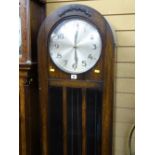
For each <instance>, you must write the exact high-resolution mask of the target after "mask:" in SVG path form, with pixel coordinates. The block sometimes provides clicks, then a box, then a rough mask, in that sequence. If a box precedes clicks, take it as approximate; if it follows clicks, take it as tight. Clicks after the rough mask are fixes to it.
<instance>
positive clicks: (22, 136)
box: [19, 78, 27, 155]
mask: <svg viewBox="0 0 155 155" xmlns="http://www.w3.org/2000/svg"><path fill="white" fill-rule="evenodd" d="M24 85H25V79H24V78H23V79H20V88H19V89H20V154H21V155H26V154H27V145H26V109H25V88H24Z"/></svg>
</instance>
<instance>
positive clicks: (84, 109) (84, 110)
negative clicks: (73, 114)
mask: <svg viewBox="0 0 155 155" xmlns="http://www.w3.org/2000/svg"><path fill="white" fill-rule="evenodd" d="M86 105H87V101H86V89H85V88H83V89H82V155H86V154H87V140H86V139H87V129H86V122H87V120H86V115H87V107H86Z"/></svg>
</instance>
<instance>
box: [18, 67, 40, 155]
mask: <svg viewBox="0 0 155 155" xmlns="http://www.w3.org/2000/svg"><path fill="white" fill-rule="evenodd" d="M36 67H37V66H36V64H32V65H20V68H19V69H20V71H19V99H20V100H19V107H20V108H19V120H20V121H19V122H20V128H19V131H20V136H19V138H20V139H19V140H20V143H19V146H20V147H19V148H20V150H19V152H20V155H33V154H38V155H39V152H40V149H39V147H40V144H39V113H38V112H39V107H38V81H37V72H36Z"/></svg>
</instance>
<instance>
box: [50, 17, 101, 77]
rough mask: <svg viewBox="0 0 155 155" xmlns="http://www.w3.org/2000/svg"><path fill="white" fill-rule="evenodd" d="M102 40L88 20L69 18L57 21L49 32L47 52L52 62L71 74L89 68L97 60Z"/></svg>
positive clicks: (82, 71)
mask: <svg viewBox="0 0 155 155" xmlns="http://www.w3.org/2000/svg"><path fill="white" fill-rule="evenodd" d="M101 49H102V40H101V36H100V34H99V32H98V30H97V28H96V27H95V26H94V25H93V24H91V23H90V22H88V21H86V20H83V19H80V18H71V19H66V20H64V21H63V22H61V23H59V24H58V25H57V26H56V27H55V28H54V30H53V31H52V32H51V34H50V38H49V53H50V57H51V59H52V61H53V62H54V64H55V65H56V66H57V67H58V68H59V69H61V70H63V71H64V72H67V73H71V74H80V73H84V72H86V71H88V70H90V69H91V68H92V67H93V66H94V65H95V64H96V63H97V61H98V60H99V58H100V55H101Z"/></svg>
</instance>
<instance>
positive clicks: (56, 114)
mask: <svg viewBox="0 0 155 155" xmlns="http://www.w3.org/2000/svg"><path fill="white" fill-rule="evenodd" d="M113 60H114V42H113V35H112V31H111V29H110V27H109V24H108V23H107V21H106V20H105V19H104V17H103V16H102V15H101V14H100V13H98V12H97V11H96V10H94V9H92V8H90V7H87V6H84V5H67V6H64V7H62V8H59V9H58V10H56V11H55V12H54V13H53V14H51V15H49V16H48V17H47V18H46V19H45V21H44V22H43V24H42V26H41V28H40V31H39V35H38V63H39V65H38V70H39V96H40V114H41V115H40V116H41V117H40V118H41V146H42V155H112V106H113Z"/></svg>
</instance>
